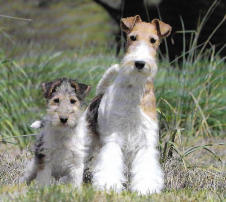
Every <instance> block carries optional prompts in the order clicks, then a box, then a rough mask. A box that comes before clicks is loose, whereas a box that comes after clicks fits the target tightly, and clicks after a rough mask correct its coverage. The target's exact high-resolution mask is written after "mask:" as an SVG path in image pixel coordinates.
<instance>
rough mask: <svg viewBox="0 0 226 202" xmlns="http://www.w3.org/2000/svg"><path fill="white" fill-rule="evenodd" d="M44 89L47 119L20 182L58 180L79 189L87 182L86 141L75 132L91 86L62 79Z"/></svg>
mask: <svg viewBox="0 0 226 202" xmlns="http://www.w3.org/2000/svg"><path fill="white" fill-rule="evenodd" d="M42 87H43V89H44V96H45V98H46V99H47V106H48V108H47V115H46V117H45V119H44V121H42V122H44V124H43V127H42V129H41V132H40V134H39V136H38V137H37V140H36V144H35V156H34V158H33V159H32V161H31V162H30V163H29V164H28V166H27V168H26V170H25V174H24V176H23V177H22V178H21V179H20V182H26V183H27V184H29V183H30V182H31V181H32V180H33V179H36V180H37V181H38V183H39V184H41V185H48V184H50V183H51V181H52V177H54V178H55V179H56V180H59V182H61V183H71V184H72V185H74V186H76V187H79V186H80V185H81V184H82V179H83V170H84V158H85V150H84V144H85V143H84V141H85V137H84V136H81V134H78V133H76V130H75V128H76V127H77V124H78V121H79V118H80V117H81V114H82V113H81V103H82V102H83V100H84V98H85V96H86V95H87V93H88V92H89V89H90V86H88V85H85V84H81V83H78V82H76V81H75V80H71V79H66V78H62V79H57V80H55V81H52V82H48V83H44V84H43V85H42ZM37 122H38V121H37ZM39 122H40V121H39Z"/></svg>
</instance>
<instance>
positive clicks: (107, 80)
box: [96, 64, 119, 95]
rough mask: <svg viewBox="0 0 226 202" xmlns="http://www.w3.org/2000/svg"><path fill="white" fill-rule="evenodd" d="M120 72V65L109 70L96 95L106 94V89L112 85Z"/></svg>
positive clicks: (98, 86)
mask: <svg viewBox="0 0 226 202" xmlns="http://www.w3.org/2000/svg"><path fill="white" fill-rule="evenodd" d="M118 71H119V64H114V65H112V66H111V67H109V68H108V70H107V71H106V72H105V73H104V75H103V76H102V78H101V80H100V81H99V82H98V84H97V87H96V95H100V94H104V93H105V91H106V89H107V88H108V87H109V86H110V85H111V83H112V81H113V80H114V79H115V77H116V76H117V74H118Z"/></svg>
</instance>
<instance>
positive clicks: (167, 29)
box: [151, 19, 172, 38]
mask: <svg viewBox="0 0 226 202" xmlns="http://www.w3.org/2000/svg"><path fill="white" fill-rule="evenodd" d="M151 23H152V24H154V25H155V27H156V30H157V33H158V36H159V37H160V38H164V37H167V36H169V35H170V33H171V30H172V27H171V26H170V25H168V24H166V23H164V22H162V21H161V20H159V19H154V20H152V21H151Z"/></svg>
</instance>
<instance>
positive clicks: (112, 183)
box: [93, 177, 123, 193]
mask: <svg viewBox="0 0 226 202" xmlns="http://www.w3.org/2000/svg"><path fill="white" fill-rule="evenodd" d="M93 185H94V187H96V188H97V189H99V190H102V191H104V190H105V191H115V192H117V193H119V192H121V191H122V190H123V185H122V183H121V181H119V180H116V179H114V178H111V177H110V178H99V179H97V178H94V179H93Z"/></svg>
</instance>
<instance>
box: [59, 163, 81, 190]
mask: <svg viewBox="0 0 226 202" xmlns="http://www.w3.org/2000/svg"><path fill="white" fill-rule="evenodd" d="M83 170H84V165H83V164H81V165H80V166H79V167H77V168H70V169H69V170H68V173H67V175H65V176H63V177H61V178H60V179H59V182H60V183H69V184H72V185H73V186H74V187H80V186H81V185H82V180H83Z"/></svg>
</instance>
